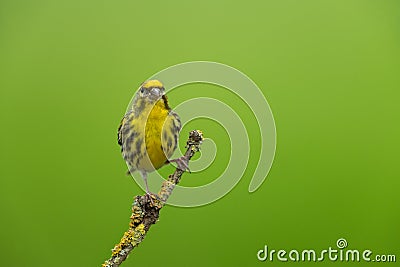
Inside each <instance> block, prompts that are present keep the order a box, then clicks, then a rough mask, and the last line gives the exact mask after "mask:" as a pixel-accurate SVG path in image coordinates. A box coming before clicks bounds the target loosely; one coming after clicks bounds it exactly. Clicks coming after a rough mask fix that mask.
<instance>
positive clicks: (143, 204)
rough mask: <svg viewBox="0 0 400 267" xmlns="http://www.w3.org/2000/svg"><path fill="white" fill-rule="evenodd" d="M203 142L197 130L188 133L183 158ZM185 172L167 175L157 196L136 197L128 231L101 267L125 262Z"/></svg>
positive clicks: (192, 152) (156, 217)
mask: <svg viewBox="0 0 400 267" xmlns="http://www.w3.org/2000/svg"><path fill="white" fill-rule="evenodd" d="M202 141H203V133H202V132H201V131H199V130H193V131H191V132H190V133H189V139H188V140H187V142H186V148H187V150H186V153H185V157H186V158H187V160H188V161H189V160H190V159H191V158H192V157H193V156H194V154H195V153H196V152H197V151H199V149H200V145H201V143H202ZM184 172H185V170H181V169H179V168H177V169H176V170H175V172H174V173H173V174H171V175H169V177H168V179H167V180H165V181H164V182H163V184H162V186H161V189H160V191H159V192H158V194H157V195H151V198H149V197H148V196H147V195H143V196H136V197H135V198H134V201H133V204H132V215H131V217H130V222H129V229H128V231H126V232H125V233H124V235H123V237H122V238H121V241H120V242H119V243H118V244H116V245H115V247H114V248H113V249H112V255H111V258H109V259H108V260H106V261H105V262H104V263H103V265H102V267H117V266H120V264H121V263H122V262H123V261H124V260H126V258H127V257H128V255H129V253H131V252H132V250H133V249H134V248H135V247H137V246H138V245H139V244H140V243H141V242H142V241H143V239H144V238H145V236H146V234H147V232H148V231H149V229H150V227H151V225H153V224H155V223H156V222H157V221H158V216H159V212H160V209H161V208H162V207H163V206H164V205H165V203H166V202H167V200H168V198H169V197H170V196H171V194H172V191H173V190H174V188H175V186H176V185H177V184H178V183H179V181H180V180H181V176H182V174H183V173H184Z"/></svg>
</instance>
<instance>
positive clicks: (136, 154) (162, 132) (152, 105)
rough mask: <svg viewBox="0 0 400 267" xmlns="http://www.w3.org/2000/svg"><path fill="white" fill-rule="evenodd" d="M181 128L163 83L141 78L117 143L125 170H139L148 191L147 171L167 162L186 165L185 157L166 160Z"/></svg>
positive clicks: (171, 151)
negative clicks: (124, 163) (141, 81)
mask: <svg viewBox="0 0 400 267" xmlns="http://www.w3.org/2000/svg"><path fill="white" fill-rule="evenodd" d="M180 130H181V121H180V118H179V116H178V114H176V113H175V112H174V111H173V110H172V109H171V108H170V107H169V105H168V100H167V96H166V95H165V88H164V86H163V84H162V83H161V82H160V81H158V80H149V81H146V82H144V83H143V84H142V85H141V87H140V88H139V91H138V92H137V93H136V95H135V97H134V99H133V105H132V107H131V109H130V110H129V111H128V112H127V113H126V114H125V116H124V117H123V118H122V121H121V124H120V126H119V128H118V144H119V145H120V146H121V152H122V156H123V158H124V160H125V161H126V163H127V165H128V168H129V169H128V173H133V172H134V171H136V170H137V171H139V172H140V173H141V175H142V177H143V180H144V182H145V185H146V193H147V194H148V195H149V194H150V191H149V187H148V184H147V173H149V172H152V171H154V170H156V169H159V168H161V167H162V166H163V165H165V164H168V163H170V162H176V163H177V165H178V167H179V168H180V169H182V170H186V169H188V166H187V160H186V159H185V157H181V158H178V159H174V160H169V157H171V156H172V154H173V153H174V151H175V149H176V147H177V145H178V138H179V132H180Z"/></svg>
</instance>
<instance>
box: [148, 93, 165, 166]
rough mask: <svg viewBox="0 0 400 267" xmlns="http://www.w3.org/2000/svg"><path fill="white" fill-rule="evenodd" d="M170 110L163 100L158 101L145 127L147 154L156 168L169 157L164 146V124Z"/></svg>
mask: <svg viewBox="0 0 400 267" xmlns="http://www.w3.org/2000/svg"><path fill="white" fill-rule="evenodd" d="M168 112H169V111H168V110H167V109H166V108H165V106H164V103H163V101H161V100H160V101H158V102H157V103H156V105H155V106H154V107H153V109H152V110H151V111H150V113H149V115H148V119H147V122H146V127H145V140H146V141H145V143H146V150H147V154H148V156H149V158H150V161H151V163H152V164H153V166H154V168H155V169H158V168H160V167H162V166H163V165H164V164H165V162H166V160H167V157H166V155H165V153H164V151H163V146H162V140H161V136H162V132H163V126H164V123H165V121H166V118H167V117H168Z"/></svg>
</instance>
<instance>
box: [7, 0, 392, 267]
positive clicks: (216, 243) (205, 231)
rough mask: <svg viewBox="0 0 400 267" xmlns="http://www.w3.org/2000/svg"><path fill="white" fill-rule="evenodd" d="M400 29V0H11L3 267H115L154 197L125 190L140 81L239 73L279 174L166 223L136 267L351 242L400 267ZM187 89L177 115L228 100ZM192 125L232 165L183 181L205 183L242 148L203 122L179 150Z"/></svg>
mask: <svg viewBox="0 0 400 267" xmlns="http://www.w3.org/2000/svg"><path fill="white" fill-rule="evenodd" d="M399 25H400V3H399V1H396V0H393V1H383V0H382V1H372V0H371V1H367V0H365V1H351V0H346V1H344V0H343V1H340V0H339V1H319V0H315V1H287V0H284V1H244V2H242V3H234V2H232V1H218V2H216V1H200V2H199V1H197V2H194V3H189V2H188V1H186V2H184V1H182V2H177V1H159V2H147V1H140V2H139V1H137V2H133V1H49V0H47V1H43V0H36V1H1V2H0V71H1V79H0V87H1V93H0V116H1V136H0V149H1V150H0V162H1V168H0V175H1V179H0V207H1V224H0V227H1V228H0V240H1V247H0V253H1V254H0V255H1V264H0V265H1V266H100V264H101V263H102V262H103V261H104V260H105V259H106V258H108V257H109V256H110V249H111V248H112V247H113V246H114V244H115V243H117V242H118V241H119V239H120V238H121V236H122V233H123V231H124V230H126V229H127V226H128V219H129V216H130V206H131V203H132V198H133V196H134V195H136V194H139V193H142V192H141V190H140V189H139V187H138V186H137V185H136V184H135V183H134V182H133V181H132V179H131V178H129V177H126V176H125V175H124V173H125V170H126V165H125V163H124V162H123V159H122V157H121V155H120V151H119V147H118V146H117V144H116V129H117V127H118V124H119V121H120V119H121V117H122V116H123V114H124V112H125V109H126V107H127V105H128V103H129V101H130V99H131V97H132V95H133V94H134V91H135V90H136V89H137V87H138V86H139V84H140V83H141V82H143V81H144V80H145V79H147V78H148V77H150V76H151V75H153V74H154V73H156V72H158V71H160V70H162V69H164V68H166V67H168V66H171V65H174V64H177V63H182V62H186V61H193V60H207V61H216V62H221V63H224V64H228V65H231V66H233V67H235V68H237V69H239V70H240V71H242V72H244V73H245V74H246V75H248V76H249V77H250V78H251V79H253V80H254V81H255V82H256V83H257V85H258V86H259V87H260V88H261V89H262V90H263V93H264V95H265V96H266V98H267V99H268V102H269V104H270V106H271V109H272V111H273V113H274V117H275V122H276V127H277V151H276V157H275V161H274V164H273V167H272V169H271V171H270V173H269V175H268V177H267V179H266V181H265V182H264V184H263V185H262V186H261V187H260V189H259V190H257V191H256V192H255V193H252V194H250V193H248V191H247V188H248V185H249V182H250V180H251V170H250V169H252V168H253V169H254V168H255V166H254V164H255V161H256V160H257V155H252V156H251V160H252V162H253V163H252V165H251V166H249V168H250V169H249V170H248V171H246V173H245V174H246V175H245V176H244V177H243V178H242V179H241V181H240V182H239V184H238V185H237V186H236V187H235V188H234V189H233V190H232V191H231V192H230V193H229V194H228V195H226V196H225V197H224V198H222V199H220V200H219V201H216V202H214V203H212V204H209V205H206V206H203V207H197V208H176V207H166V208H165V209H163V210H162V213H161V217H160V221H159V222H158V223H157V224H156V225H154V226H153V227H152V228H151V230H150V232H149V234H148V236H147V237H146V239H145V240H144V242H143V243H142V244H141V245H140V246H139V247H138V248H137V249H136V250H135V251H134V253H133V254H132V255H131V256H130V257H129V259H128V260H127V262H125V263H124V264H123V266H244V265H246V266H268V265H269V266H271V265H272V264H273V265H274V266H286V265H290V263H277V262H275V263H271V262H259V261H258V260H257V258H256V253H257V251H258V250H259V249H262V248H263V246H264V245H268V246H269V247H270V248H272V249H286V250H290V249H298V250H302V249H315V250H322V249H327V248H328V247H329V246H332V247H335V246H336V245H335V243H336V240H337V239H338V238H341V237H343V238H346V239H347V241H348V244H349V246H348V248H349V249H350V248H351V249H359V250H363V249H370V250H372V251H373V252H374V253H379V254H397V257H398V258H399V257H400V253H399V247H400V238H399V237H400V227H399V225H400V215H399V203H400V194H399V187H400V181H399V177H400V176H399V169H398V165H399V163H398V161H399V148H400V144H399V136H400V127H399V119H400V116H399V114H400V107H399V104H398V101H399V96H400V94H399V84H400V78H399V77H400V75H398V74H399V71H400V49H399V48H400V28H399ZM190 86H192V87H196V88H200V89H202V88H204V91H202V93H197V95H196V94H194V93H193V92H194V90H186V89H185V88H189V87H190ZM190 86H184V87H181V88H178V89H179V90H176V91H174V92H173V94H171V95H170V101H171V105H172V106H175V105H177V104H179V103H180V101H182V100H184V99H190V98H191V97H194V96H198V95H199V96H208V95H210V96H213V94H214V96H215V97H219V98H220V99H221V100H223V99H224V96H223V94H217V93H215V92H217V91H218V92H221V91H220V90H219V89H218V88H217V87H213V86H210V85H207V86H202V85H190ZM213 89H215V90H213ZM225 99H226V101H227V102H228V103H230V104H231V105H232V107H233V108H235V110H236V111H237V112H238V113H239V114H245V113H246V112H248V110H247V109H246V107H245V106H244V105H242V104H240V103H239V102H240V101H237V99H233V98H232V96H231V95H230V96H229V97H226V98H225ZM205 108H206V107H205ZM250 119H251V117H250V118H249V120H250ZM248 123H249V125H250V126H249V127H252V126H251V125H252V123H254V122H251V120H250V122H248ZM189 126H191V127H189ZM192 126H193V127H196V128H202V129H204V130H205V132H206V135H207V136H208V137H210V138H213V139H214V140H216V143H217V146H218V149H220V150H219V151H218V156H217V159H216V161H215V163H214V165H213V166H212V167H210V168H209V169H207V170H206V171H204V172H203V173H200V174H199V173H196V174H192V175H185V176H184V179H183V181H182V182H183V184H184V185H201V184H202V182H201V179H204V183H207V182H210V181H212V180H213V179H214V178H216V177H218V175H219V174H220V172H221V170H223V168H224V167H225V165H226V164H227V160H226V154H227V153H228V152H229V149H226V147H227V146H228V145H229V143H227V139H226V133H225V132H224V130H223V129H222V128H221V127H219V126H217V125H215V124H211V123H210V122H207V121H203V122H202V120H195V121H193V122H192V125H188V127H185V129H184V132H182V139H186V135H187V131H188V130H189V129H190V128H193V127H192ZM258 141H259V140H258ZM252 145H257V139H254V140H253V141H252ZM168 168H170V167H166V171H165V172H166V173H168ZM170 170H171V169H170ZM203 177H204V178H203ZM398 261H399V259H398ZM296 264H297V265H298V266H300V265H301V266H309V265H310V264H313V263H307V262H306V263H296ZM342 264H343V263H340V262H330V261H328V260H325V261H324V262H323V263H319V265H323V266H341V265H342ZM347 265H348V266H352V265H357V266H359V265H360V263H358V264H356V263H348V264H347ZM362 265H364V264H362ZM372 265H374V264H372ZM380 265H381V266H383V265H388V266H394V265H395V263H391V264H389V263H387V264H380Z"/></svg>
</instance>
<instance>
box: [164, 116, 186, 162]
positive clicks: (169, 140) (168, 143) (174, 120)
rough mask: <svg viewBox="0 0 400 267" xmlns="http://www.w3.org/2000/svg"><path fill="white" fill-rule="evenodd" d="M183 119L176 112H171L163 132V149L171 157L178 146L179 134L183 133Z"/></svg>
mask: <svg viewBox="0 0 400 267" xmlns="http://www.w3.org/2000/svg"><path fill="white" fill-rule="evenodd" d="M181 127H182V125H181V119H180V118H179V115H178V114H176V113H175V112H174V111H172V110H171V111H170V112H169V114H168V116H167V118H166V120H165V124H164V127H163V130H162V138H161V140H162V148H163V151H164V153H165V155H166V156H167V158H169V157H171V156H172V154H173V153H174V151H175V149H176V147H177V146H178V139H179V132H180V131H181Z"/></svg>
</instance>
